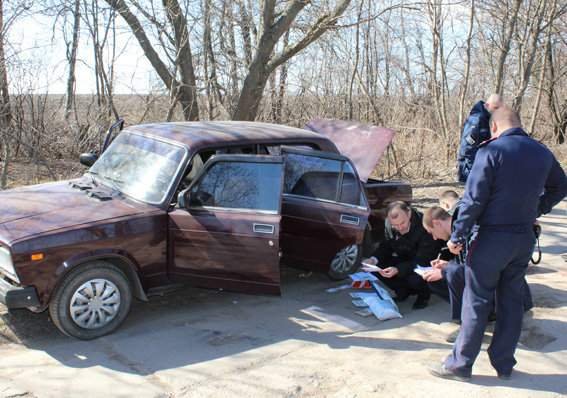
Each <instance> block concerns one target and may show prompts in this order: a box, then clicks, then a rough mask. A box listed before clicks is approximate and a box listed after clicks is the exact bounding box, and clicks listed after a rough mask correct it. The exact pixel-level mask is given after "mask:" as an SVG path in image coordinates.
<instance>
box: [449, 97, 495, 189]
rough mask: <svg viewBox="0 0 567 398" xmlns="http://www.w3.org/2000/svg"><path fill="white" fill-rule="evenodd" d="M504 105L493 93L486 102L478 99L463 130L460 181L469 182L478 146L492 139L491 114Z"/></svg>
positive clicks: (460, 150)
mask: <svg viewBox="0 0 567 398" xmlns="http://www.w3.org/2000/svg"><path fill="white" fill-rule="evenodd" d="M501 106H502V98H501V97H500V96H499V95H497V94H492V95H491V96H490V97H489V98H488V99H487V100H486V102H484V101H478V102H477V103H476V104H474V106H473V107H472V109H471V111H470V114H469V117H468V118H467V120H466V121H465V124H464V126H463V130H462V132H461V143H460V145H459V152H458V155H457V167H458V169H457V174H458V179H459V182H462V183H465V182H467V177H468V176H469V173H470V171H471V168H472V165H473V162H474V158H475V156H476V152H477V150H478V146H479V145H480V144H481V143H482V142H484V141H486V140H488V139H490V128H489V120H490V114H491V113H492V112H494V111H495V110H496V109H498V108H500V107H501Z"/></svg>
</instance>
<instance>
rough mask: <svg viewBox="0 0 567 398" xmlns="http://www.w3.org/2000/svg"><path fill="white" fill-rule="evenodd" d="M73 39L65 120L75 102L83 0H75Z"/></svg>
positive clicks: (69, 58) (69, 59)
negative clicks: (76, 66)
mask: <svg viewBox="0 0 567 398" xmlns="http://www.w3.org/2000/svg"><path fill="white" fill-rule="evenodd" d="M73 16H74V18H73V39H72V41H71V53H70V54H69V57H68V61H69V75H68V76H67V95H66V98H65V120H67V121H69V117H70V116H71V111H72V109H73V104H74V102H75V65H76V63H77V49H78V47H79V30H80V27H81V0H75V8H74V10H73Z"/></svg>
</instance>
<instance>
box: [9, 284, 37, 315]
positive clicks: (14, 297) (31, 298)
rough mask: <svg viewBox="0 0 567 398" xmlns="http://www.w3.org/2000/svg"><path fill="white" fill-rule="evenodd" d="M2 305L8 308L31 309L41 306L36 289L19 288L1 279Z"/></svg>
mask: <svg viewBox="0 0 567 398" xmlns="http://www.w3.org/2000/svg"><path fill="white" fill-rule="evenodd" d="M0 303H2V304H4V305H5V306H6V307H8V308H11V309H13V308H29V307H37V306H39V299H38V297H37V292H36V291H35V288H34V287H31V286H30V287H18V286H14V285H11V284H10V283H8V282H7V281H6V280H4V279H2V278H0Z"/></svg>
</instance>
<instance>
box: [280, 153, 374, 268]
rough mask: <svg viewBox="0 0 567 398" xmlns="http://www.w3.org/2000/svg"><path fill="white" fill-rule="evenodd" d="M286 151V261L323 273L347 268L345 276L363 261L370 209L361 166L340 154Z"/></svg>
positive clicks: (284, 193) (284, 203)
mask: <svg viewBox="0 0 567 398" xmlns="http://www.w3.org/2000/svg"><path fill="white" fill-rule="evenodd" d="M282 155H283V156H284V160H285V177H284V192H283V204H282V237H281V246H282V256H283V258H282V260H283V261H284V262H285V263H286V264H287V265H291V266H299V267H302V268H308V269H312V270H318V271H330V270H331V269H332V268H333V267H337V268H339V269H340V268H342V269H343V271H344V272H336V273H335V275H337V276H339V275H340V276H343V275H344V274H345V273H348V272H347V271H348V270H347V269H346V268H345V266H346V267H347V268H348V267H350V268H353V266H354V262H357V261H359V259H360V255H361V253H360V245H361V243H362V241H363V238H364V231H365V228H366V225H367V220H368V216H369V213H370V211H369V208H368V205H367V203H366V199H365V197H364V194H363V191H362V185H361V183H360V180H359V178H358V175H357V173H356V170H355V169H354V167H353V165H352V163H351V162H350V160H349V159H348V158H346V157H344V156H341V155H337V154H331V153H324V152H319V151H310V150H300V149H290V148H285V147H284V148H283V149H282ZM345 262H346V263H348V264H345ZM349 264H350V265H349ZM339 271H340V270H339Z"/></svg>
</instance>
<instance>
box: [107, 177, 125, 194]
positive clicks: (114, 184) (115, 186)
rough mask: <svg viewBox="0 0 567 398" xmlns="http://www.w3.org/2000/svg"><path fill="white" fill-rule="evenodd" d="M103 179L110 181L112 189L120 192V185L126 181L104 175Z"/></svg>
mask: <svg viewBox="0 0 567 398" xmlns="http://www.w3.org/2000/svg"><path fill="white" fill-rule="evenodd" d="M102 178H103V180H105V181H108V182H109V183H110V187H111V188H112V189H113V190H115V191H117V192H120V186H119V185H118V184H124V181H122V180H120V179H118V178H113V177H110V176H106V175H103V176H102Z"/></svg>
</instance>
